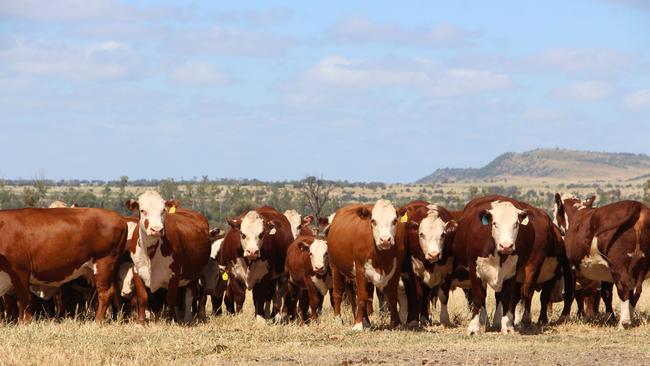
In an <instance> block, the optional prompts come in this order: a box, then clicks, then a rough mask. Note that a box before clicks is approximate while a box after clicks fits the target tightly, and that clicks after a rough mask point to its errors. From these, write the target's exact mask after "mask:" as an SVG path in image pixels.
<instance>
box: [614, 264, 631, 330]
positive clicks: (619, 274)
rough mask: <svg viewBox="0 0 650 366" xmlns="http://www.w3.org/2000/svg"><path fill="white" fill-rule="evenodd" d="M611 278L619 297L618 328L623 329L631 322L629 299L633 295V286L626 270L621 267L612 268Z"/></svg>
mask: <svg viewBox="0 0 650 366" xmlns="http://www.w3.org/2000/svg"><path fill="white" fill-rule="evenodd" d="M612 278H613V279H614V283H615V284H616V292H617V293H618V297H619V298H620V299H621V317H620V319H619V321H618V329H625V328H627V327H629V326H630V325H631V324H632V312H633V311H634V309H633V308H632V304H631V303H630V300H631V299H632V298H633V297H634V286H633V282H632V278H630V275H629V274H628V271H626V270H623V269H622V268H612Z"/></svg>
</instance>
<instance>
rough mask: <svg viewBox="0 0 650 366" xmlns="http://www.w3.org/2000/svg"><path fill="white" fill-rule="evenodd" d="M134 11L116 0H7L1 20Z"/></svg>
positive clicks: (83, 17)
mask: <svg viewBox="0 0 650 366" xmlns="http://www.w3.org/2000/svg"><path fill="white" fill-rule="evenodd" d="M132 10H133V9H132V8H130V7H128V6H126V5H124V4H122V3H121V2H119V1H116V0H48V1H40V0H5V1H2V2H0V18H10V19H24V20H35V21H77V20H87V19H99V18H106V17H109V16H110V17H118V16H119V17H124V16H127V15H128V14H129V13H131V11H132Z"/></svg>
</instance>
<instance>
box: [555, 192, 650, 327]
mask: <svg viewBox="0 0 650 366" xmlns="http://www.w3.org/2000/svg"><path fill="white" fill-rule="evenodd" d="M555 200H556V202H555V204H556V208H555V209H556V213H555V217H556V220H557V221H558V223H559V224H560V226H561V227H563V228H564V230H565V231H566V236H565V245H566V249H567V257H568V258H569V262H570V263H571V265H572V266H574V268H575V269H576V272H577V276H583V277H585V278H587V279H589V280H593V281H602V282H613V283H614V284H615V285H616V290H617V293H618V296H619V298H620V299H621V314H620V319H619V322H618V326H619V328H625V327H628V326H629V325H630V324H631V322H632V315H633V313H634V307H635V306H636V303H637V301H638V299H639V297H640V296H641V290H642V288H643V281H644V280H645V279H647V278H648V270H649V261H648V256H649V255H650V209H649V208H648V207H646V206H645V205H643V204H642V203H640V202H637V201H620V202H616V203H612V204H609V205H605V206H602V207H598V208H593V207H591V203H593V199H591V200H588V201H586V202H581V201H580V200H578V199H576V198H567V197H562V196H561V195H559V194H556V195H555ZM570 290H571V289H570Z"/></svg>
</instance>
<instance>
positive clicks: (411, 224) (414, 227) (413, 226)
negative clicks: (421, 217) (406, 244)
mask: <svg viewBox="0 0 650 366" xmlns="http://www.w3.org/2000/svg"><path fill="white" fill-rule="evenodd" d="M419 227H420V224H418V223H417V222H415V221H407V222H406V230H408V231H411V232H413V231H415V232H417V231H418V228H419Z"/></svg>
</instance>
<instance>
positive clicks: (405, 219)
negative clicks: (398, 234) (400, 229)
mask: <svg viewBox="0 0 650 366" xmlns="http://www.w3.org/2000/svg"><path fill="white" fill-rule="evenodd" d="M408 220H409V215H408V214H407V213H406V212H405V213H404V216H402V218H401V219H400V220H399V221H401V222H407V221H408Z"/></svg>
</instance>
